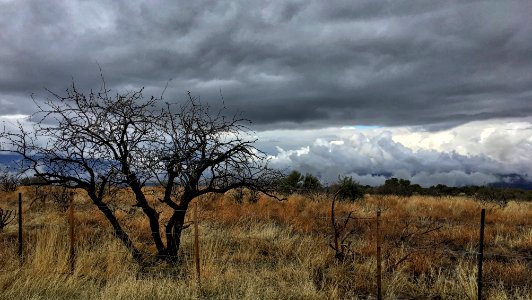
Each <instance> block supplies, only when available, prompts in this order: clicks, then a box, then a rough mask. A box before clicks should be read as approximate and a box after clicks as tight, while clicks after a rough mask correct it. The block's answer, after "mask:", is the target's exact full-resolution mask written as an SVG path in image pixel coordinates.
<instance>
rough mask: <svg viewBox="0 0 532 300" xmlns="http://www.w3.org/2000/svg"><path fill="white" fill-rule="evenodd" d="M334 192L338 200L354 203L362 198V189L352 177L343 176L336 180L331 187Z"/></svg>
mask: <svg viewBox="0 0 532 300" xmlns="http://www.w3.org/2000/svg"><path fill="white" fill-rule="evenodd" d="M332 189H333V191H334V192H336V193H338V194H337V195H338V199H340V200H349V201H355V200H357V199H360V198H363V197H364V187H363V186H362V185H360V184H359V183H358V182H357V181H356V180H354V179H353V177H349V176H345V177H340V178H338V183H336V184H335V185H333V186H332Z"/></svg>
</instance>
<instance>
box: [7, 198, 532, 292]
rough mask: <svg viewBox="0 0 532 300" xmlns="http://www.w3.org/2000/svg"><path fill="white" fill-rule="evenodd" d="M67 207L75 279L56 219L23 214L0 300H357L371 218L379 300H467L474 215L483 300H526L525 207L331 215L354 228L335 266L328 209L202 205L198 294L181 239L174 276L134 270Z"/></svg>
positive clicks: (420, 202) (82, 205) (409, 205)
mask: <svg viewBox="0 0 532 300" xmlns="http://www.w3.org/2000/svg"><path fill="white" fill-rule="evenodd" d="M21 192H23V193H25V194H26V193H28V191H27V190H24V188H23V189H21ZM154 193H155V194H156V193H157V190H156V189H155V190H154ZM152 198H153V199H151V201H152V203H154V205H156V206H157V209H158V210H159V211H162V214H161V218H162V219H163V220H164V219H165V218H168V217H169V213H170V212H169V211H165V208H164V207H163V206H161V204H160V203H157V200H156V195H154V196H152ZM15 200H16V194H14V193H13V194H2V195H0V207H2V208H8V209H9V208H11V209H14V208H15V207H16V201H15ZM26 200H27V199H26ZM131 201H132V200H131V195H130V194H128V192H127V191H123V193H121V195H120V196H119V197H117V198H116V199H114V201H113V202H114V204H115V205H116V207H117V210H116V212H117V216H118V217H119V219H120V220H121V221H122V222H123V223H124V224H125V227H126V228H128V230H129V232H130V233H131V235H132V237H133V239H134V241H135V242H136V243H137V245H139V247H141V248H142V250H143V251H146V252H150V251H151V252H154V247H153V245H151V244H150V232H149V231H150V230H149V226H148V224H147V222H146V220H144V218H143V214H142V212H140V211H137V210H130V209H129V208H128V205H127V204H131V203H132V202H131ZM26 203H27V202H26ZM75 205H76V206H75V207H76V222H77V226H76V233H77V242H76V247H77V260H76V265H75V270H74V274H73V275H70V274H69V263H68V249H69V248H68V224H67V219H66V213H65V212H62V211H60V210H58V209H56V208H55V207H54V206H53V205H52V204H46V205H44V206H42V205H39V204H34V205H33V206H32V207H29V206H28V205H27V204H26V205H25V206H24V211H25V213H24V219H25V229H26V233H25V238H26V241H27V244H26V245H27V246H26V249H25V255H26V261H25V263H24V265H23V266H22V267H20V266H19V264H18V257H17V255H16V249H17V246H16V232H17V231H16V230H17V227H16V224H10V225H8V226H7V227H6V228H5V229H4V232H2V233H0V247H1V248H0V258H1V259H0V298H2V299H128V300H129V299H176V298H183V299H198V298H200V299H357V298H360V299H366V297H367V296H371V295H373V296H374V295H375V292H376V283H375V270H376V260H375V254H376V239H375V237H376V231H375V220H374V217H375V213H376V210H377V209H380V210H381V211H382V220H381V221H382V222H381V223H382V225H381V228H380V232H381V233H382V235H383V267H384V269H385V270H386V272H384V274H383V291H384V295H385V298H386V299H396V298H407V299H412V298H413V299H475V298H476V260H475V256H474V255H471V253H474V252H475V251H476V246H477V243H478V235H479V228H478V227H479V224H478V223H479V218H480V209H481V208H486V209H487V217H486V235H485V252H486V258H485V267H484V280H485V286H486V288H485V292H484V294H485V295H486V299H532V293H531V291H530V289H531V287H532V281H531V278H532V276H531V275H532V274H531V272H530V267H531V255H532V209H531V208H532V203H523V202H510V203H509V204H508V205H507V206H506V207H499V206H497V205H492V204H490V203H481V202H478V201H474V200H472V199H468V198H458V197H455V198H431V197H421V196H413V197H410V198H402V197H393V196H384V197H377V196H367V197H366V198H364V199H363V200H361V201H358V202H355V203H338V205H337V217H338V218H339V219H342V218H344V217H345V216H347V214H348V212H350V211H352V212H353V215H354V216H355V217H357V218H359V219H357V220H353V221H351V222H350V223H349V224H348V226H347V228H346V229H348V230H352V232H353V234H352V235H351V236H350V240H351V242H352V245H351V249H352V250H353V252H354V256H352V259H349V260H346V261H344V262H339V261H337V260H336V259H335V258H334V251H332V249H331V248H330V247H329V242H330V241H331V240H330V237H331V226H330V207H331V200H330V199H326V198H325V197H315V198H314V199H307V198H305V197H303V196H300V195H293V196H291V197H289V199H288V200H287V201H283V202H279V201H276V200H272V199H269V198H266V197H262V198H261V199H259V201H258V202H257V203H235V202H234V201H232V199H231V197H230V196H229V195H228V196H218V197H215V196H209V197H204V198H202V199H200V200H199V207H200V208H199V213H200V217H201V223H200V236H201V271H202V278H201V286H198V284H197V282H196V279H195V273H194V270H195V267H194V260H193V243H192V232H191V229H187V230H185V232H184V236H183V245H182V248H181V254H182V255H183V257H184V258H185V261H184V264H183V265H182V266H179V267H176V266H169V265H166V264H163V263H157V262H154V263H153V264H150V265H147V266H144V267H142V268H141V267H140V266H138V265H137V264H136V263H135V262H134V261H133V260H132V259H131V257H130V256H129V255H128V253H127V251H126V250H125V249H124V248H123V246H122V245H121V244H120V243H119V242H118V241H117V240H116V239H115V238H113V236H112V234H111V233H110V227H109V225H108V224H107V221H106V220H105V218H104V217H103V216H102V215H101V214H100V213H99V212H98V211H97V210H96V209H95V208H94V207H93V206H91V205H90V203H89V202H88V199H86V197H85V196H84V195H83V193H82V192H79V193H78V194H77V195H76V197H75ZM432 229H436V230H433V231H430V232H428V233H425V234H422V233H423V232H424V231H427V230H432ZM405 256H407V259H406V260H404V261H403V262H400V263H398V262H399V261H400V260H401V259H402V258H404V257H405Z"/></svg>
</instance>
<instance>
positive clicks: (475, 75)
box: [0, 1, 532, 129]
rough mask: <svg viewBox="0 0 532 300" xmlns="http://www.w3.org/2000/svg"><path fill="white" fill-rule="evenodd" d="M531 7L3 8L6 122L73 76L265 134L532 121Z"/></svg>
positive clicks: (132, 4) (0, 47)
mask: <svg viewBox="0 0 532 300" xmlns="http://www.w3.org/2000/svg"><path fill="white" fill-rule="evenodd" d="M531 13H532V4H530V1H469V2H468V1H430V2H429V1H356V3H354V4H353V1H274V2H266V1H245V2H244V1H242V2H228V1H223V2H222V1H179V3H177V2H175V1H168V2H165V1H152V2H148V3H137V2H136V1H121V2H119V1H113V2H108V1H102V2H98V1H90V2H78V3H74V2H72V3H70V2H68V3H67V2H59V1H57V2H56V1H46V2H31V1H0V28H1V30H0V58H1V59H0V104H1V107H0V115H5V114H28V113H31V112H32V110H33V108H32V104H31V103H32V102H31V100H30V98H29V95H30V94H31V93H40V94H38V96H41V95H42V92H43V88H44V87H46V88H49V89H52V90H54V91H62V90H64V89H65V88H66V87H67V85H68V83H69V82H70V81H71V79H72V78H74V79H75V81H76V83H77V84H78V86H80V87H82V88H87V89H88V88H97V87H98V86H99V76H98V74H99V70H98V65H97V64H100V65H101V66H102V68H103V71H104V74H105V77H106V81H107V84H108V86H111V87H113V88H117V89H135V88H138V87H140V86H146V88H147V89H146V92H147V93H148V94H149V93H154V94H156V95H158V94H160V92H161V91H162V89H163V88H164V86H165V85H166V83H167V82H168V80H169V79H172V80H171V81H170V83H169V87H168V90H167V92H166V94H165V95H166V98H169V99H171V98H182V97H183V96H184V95H185V93H186V91H187V90H190V91H192V92H193V93H194V94H195V95H200V96H201V97H202V99H203V100H206V101H214V102H217V101H219V98H220V95H219V94H220V90H221V91H222V93H223V96H224V99H225V102H226V104H227V106H228V107H229V108H231V109H234V110H238V111H243V112H244V114H245V116H246V117H248V118H250V119H251V120H253V121H254V122H255V123H256V124H257V125H258V126H259V127H258V128H281V127H294V126H298V127H299V126H307V127H321V126H332V125H350V124H375V125H391V126H394V125H424V126H426V128H429V129H430V128H441V127H445V126H449V125H456V124H460V123H463V122H467V121H471V120H477V119H488V118H499V117H522V116H529V115H531V114H532V104H531V96H532V72H530V71H531V70H532V38H531V37H532V18H530V15H531Z"/></svg>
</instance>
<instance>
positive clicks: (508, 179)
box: [489, 174, 532, 190]
mask: <svg viewBox="0 0 532 300" xmlns="http://www.w3.org/2000/svg"><path fill="white" fill-rule="evenodd" d="M499 177H500V178H501V181H499V182H494V183H491V184H489V186H491V187H496V188H512V189H523V190H532V181H531V180H529V177H528V176H527V175H525V176H523V175H519V174H503V175H499Z"/></svg>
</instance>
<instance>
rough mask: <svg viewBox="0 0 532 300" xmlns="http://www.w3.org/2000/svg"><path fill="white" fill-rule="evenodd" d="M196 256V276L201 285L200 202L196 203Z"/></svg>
mask: <svg viewBox="0 0 532 300" xmlns="http://www.w3.org/2000/svg"><path fill="white" fill-rule="evenodd" d="M194 256H195V260H196V276H197V278H196V279H197V281H198V286H201V276H200V257H199V256H200V249H199V231H198V203H197V202H196V203H194Z"/></svg>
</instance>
